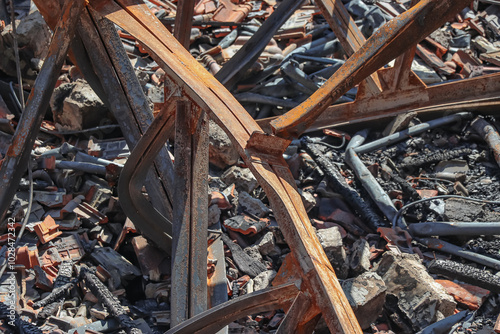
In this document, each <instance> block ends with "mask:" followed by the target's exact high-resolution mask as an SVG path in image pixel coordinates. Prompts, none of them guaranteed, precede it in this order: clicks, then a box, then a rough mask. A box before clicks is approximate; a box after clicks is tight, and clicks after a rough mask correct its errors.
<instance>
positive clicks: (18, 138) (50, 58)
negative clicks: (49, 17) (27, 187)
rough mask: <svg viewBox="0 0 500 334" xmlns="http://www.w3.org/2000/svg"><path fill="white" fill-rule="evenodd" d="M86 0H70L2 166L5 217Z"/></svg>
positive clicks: (0, 206)
mask: <svg viewBox="0 0 500 334" xmlns="http://www.w3.org/2000/svg"><path fill="white" fill-rule="evenodd" d="M84 4H85V1H84V0H76V1H68V2H67V3H66V4H65V6H64V8H63V11H62V16H61V18H60V20H59V22H58V24H57V28H56V30H55V32H54V36H53V37H52V41H51V43H50V47H49V52H48V54H47V57H46V58H45V62H44V64H43V66H42V69H41V70H40V74H39V75H38V77H37V79H36V81H35V85H34V86H33V89H32V90H31V93H30V95H29V97H28V102H27V104H26V109H25V110H24V112H23V114H22V116H21V119H20V121H19V124H18V125H17V129H16V132H15V133H14V137H13V139H12V144H11V145H10V147H9V150H8V151H7V154H6V156H5V158H4V160H3V162H2V166H1V168H0V215H1V216H2V217H1V220H3V218H4V217H5V214H6V213H7V210H8V208H9V206H10V203H11V201H12V198H13V197H14V194H15V192H16V190H17V187H18V185H19V181H20V180H21V177H22V176H23V174H24V173H25V171H26V166H28V161H29V159H30V154H31V150H32V149H33V144H34V143H35V139H36V136H37V135H38V131H39V129H40V126H41V124H42V120H43V117H44V116H45V111H46V110H47V108H48V107H49V101H50V97H51V96H52V92H53V90H54V87H55V84H56V81H57V78H58V77H59V73H60V71H61V67H62V65H63V63H64V60H65V59H66V55H67V53H68V49H69V45H70V43H71V40H72V38H73V35H74V34H75V30H76V25H77V22H78V20H79V18H80V13H81V11H82V9H83V7H84Z"/></svg>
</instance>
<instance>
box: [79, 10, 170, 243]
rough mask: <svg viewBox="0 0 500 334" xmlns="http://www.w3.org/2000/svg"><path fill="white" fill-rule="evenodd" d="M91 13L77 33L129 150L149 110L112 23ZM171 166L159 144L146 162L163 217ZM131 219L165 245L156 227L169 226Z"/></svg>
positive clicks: (142, 130) (147, 120) (149, 185)
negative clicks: (150, 158) (152, 156)
mask: <svg viewBox="0 0 500 334" xmlns="http://www.w3.org/2000/svg"><path fill="white" fill-rule="evenodd" d="M91 14H92V19H91V20H90V17H89V20H87V19H85V20H82V25H84V27H82V29H80V30H81V31H80V32H81V35H82V36H85V37H88V39H87V38H84V40H85V43H86V48H87V50H88V51H87V52H88V54H89V56H90V57H91V60H92V64H93V67H94V68H95V69H96V71H97V72H98V73H99V78H100V79H101V80H102V83H103V86H104V87H105V91H106V95H107V96H108V99H109V100H110V105H111V106H112V107H111V110H112V111H113V114H114V115H115V118H116V119H117V121H118V122H119V125H120V128H121V129H122V132H123V135H124V137H125V139H126V141H127V144H128V145H129V147H130V148H131V149H133V148H134V147H135V146H136V145H137V143H138V141H139V140H140V138H141V137H142V135H143V134H144V133H145V132H146V130H147V129H148V128H149V126H150V124H151V123H152V121H153V112H152V110H151V109H150V107H149V103H148V100H147V97H146V96H145V95H144V92H143V90H142V88H141V85H140V83H139V81H138V79H137V77H136V76H135V72H134V70H133V67H132V65H131V64H130V60H129V59H128V57H127V55H126V53H125V50H124V49H123V46H122V44H121V40H120V38H119V37H118V34H117V33H116V29H115V27H114V25H113V24H112V23H111V22H109V21H108V20H106V19H104V18H102V17H100V16H99V15H98V13H96V12H92V13H91ZM151 166H152V167H151ZM173 169H174V168H173V163H172V160H171V158H170V156H169V153H168V150H167V148H166V146H165V145H163V146H162V147H161V148H160V151H159V152H158V153H157V156H155V159H154V161H152V163H151V164H150V165H149V167H148V172H147V176H146V179H145V182H144V185H145V186H146V190H147V191H148V194H149V195H150V199H151V202H152V203H153V205H154V206H155V208H157V209H158V210H159V211H160V212H161V213H162V215H163V216H165V217H166V218H167V220H171V219H172V204H171V202H172V198H173V192H172V189H173V180H174V176H173V175H174V172H173ZM132 221H133V222H134V223H135V224H136V226H137V228H138V229H139V230H140V231H141V232H143V233H144V234H145V236H146V237H148V238H149V239H150V240H152V241H153V242H154V243H155V244H156V245H157V246H159V247H160V248H162V249H165V248H166V247H168V246H167V245H168V243H169V240H170V237H169V236H167V235H166V234H165V233H158V232H159V230H162V229H163V230H164V231H166V230H167V229H168V228H169V227H168V226H162V225H161V224H162V222H163V221H159V222H158V224H159V227H158V231H151V232H147V231H148V230H150V229H151V227H147V226H143V221H142V220H139V221H134V220H133V219H132ZM168 252H170V249H169V250H168Z"/></svg>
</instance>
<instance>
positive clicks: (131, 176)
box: [118, 104, 175, 254]
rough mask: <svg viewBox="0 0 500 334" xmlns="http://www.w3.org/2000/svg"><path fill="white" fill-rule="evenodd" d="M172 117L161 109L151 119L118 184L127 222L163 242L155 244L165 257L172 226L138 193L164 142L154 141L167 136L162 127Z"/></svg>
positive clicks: (170, 248)
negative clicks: (135, 223) (159, 237)
mask: <svg viewBox="0 0 500 334" xmlns="http://www.w3.org/2000/svg"><path fill="white" fill-rule="evenodd" d="M169 107H170V109H175V104H170V105H169ZM172 115H173V112H170V110H168V109H165V110H164V111H163V112H161V113H160V114H158V116H157V117H156V118H155V119H154V120H153V123H151V126H150V127H149V129H148V131H146V132H145V133H144V135H143V136H142V137H141V139H140V140H139V141H138V143H137V145H136V146H135V148H134V150H133V151H132V153H131V154H130V157H129V158H128V160H127V163H126V164H125V167H124V168H123V170H122V172H121V174H120V180H119V181H118V195H119V198H120V203H121V207H122V208H123V211H124V212H125V213H126V215H127V216H128V217H129V218H130V220H132V221H133V222H137V223H139V224H138V225H140V226H142V229H143V233H144V234H146V235H151V236H153V238H154V239H153V240H154V241H157V240H158V237H156V238H155V237H154V236H155V235H158V236H161V238H162V239H165V240H166V242H164V243H162V244H158V247H159V248H161V249H162V250H164V251H165V252H167V253H168V254H171V253H172V223H171V222H170V221H169V220H168V219H167V218H166V217H164V216H163V215H162V214H161V213H160V212H159V211H157V210H156V208H155V207H154V206H153V205H152V204H151V203H149V201H148V200H147V199H146V198H145V197H144V195H143V194H142V191H141V190H142V185H143V184H144V180H145V179H146V175H147V171H148V167H149V166H151V163H152V162H153V161H154V159H155V157H156V155H157V154H158V152H159V151H160V150H161V149H162V148H163V147H164V146H165V144H164V141H160V140H155V139H156V138H166V137H167V135H168V131H169V130H170V128H169V127H168V126H166V124H168V123H169V121H170V117H172Z"/></svg>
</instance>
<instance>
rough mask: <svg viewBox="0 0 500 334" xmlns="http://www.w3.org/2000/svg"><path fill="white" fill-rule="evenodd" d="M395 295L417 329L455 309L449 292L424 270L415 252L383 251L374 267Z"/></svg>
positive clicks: (405, 315)
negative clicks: (397, 252) (380, 258)
mask: <svg viewBox="0 0 500 334" xmlns="http://www.w3.org/2000/svg"><path fill="white" fill-rule="evenodd" d="M374 271H375V272H376V273H377V274H378V275H380V277H382V279H383V280H384V282H385V285H386V287H387V295H391V296H392V297H395V299H396V300H397V308H398V309H399V311H400V312H401V314H402V315H404V317H405V318H406V320H407V321H408V322H409V323H410V324H411V326H412V328H413V330H415V331H418V330H420V329H423V328H425V327H427V326H428V325H430V324H432V323H434V322H436V321H439V320H441V319H442V318H444V317H448V316H450V315H452V314H453V313H454V310H455V307H456V303H455V301H454V299H453V297H452V296H450V295H449V294H448V293H447V292H446V290H445V289H444V288H443V287H442V286H441V285H440V284H438V283H436V282H435V281H434V279H433V278H432V277H431V276H430V275H429V274H428V273H427V270H426V269H425V267H424V266H423V265H422V263H421V262H420V259H419V258H418V256H417V255H414V254H396V253H394V252H386V253H384V255H383V257H382V260H381V261H380V262H379V263H378V265H377V266H376V267H375V268H374Z"/></svg>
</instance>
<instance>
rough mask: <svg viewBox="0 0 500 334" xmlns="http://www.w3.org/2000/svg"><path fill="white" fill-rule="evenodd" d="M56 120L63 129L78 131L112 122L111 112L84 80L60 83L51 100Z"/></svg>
mask: <svg viewBox="0 0 500 334" xmlns="http://www.w3.org/2000/svg"><path fill="white" fill-rule="evenodd" d="M50 107H51V109H52V114H53V117H54V121H55V122H56V123H57V124H59V125H60V127H61V130H65V131H76V130H82V129H87V128H92V127H96V126H99V125H107V124H108V123H109V122H112V117H111V114H110V113H109V111H108V109H107V108H106V106H105V105H104V103H103V102H102V101H101V99H99V97H98V96H97V94H96V93H95V92H94V91H93V90H92V88H91V87H90V85H89V84H88V83H87V82H86V81H84V80H77V81H75V82H71V83H65V84H62V85H60V86H59V87H57V88H56V89H55V90H54V93H53V95H52V98H51V100H50Z"/></svg>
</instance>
